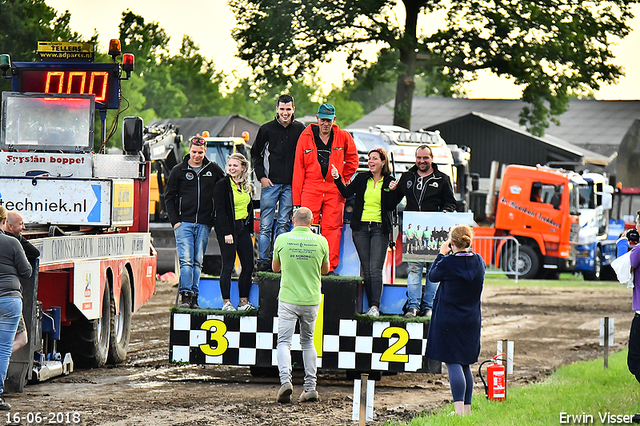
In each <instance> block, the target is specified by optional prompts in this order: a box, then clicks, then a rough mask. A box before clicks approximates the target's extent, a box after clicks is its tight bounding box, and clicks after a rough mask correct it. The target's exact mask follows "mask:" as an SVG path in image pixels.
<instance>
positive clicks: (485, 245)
mask: <svg viewBox="0 0 640 426" xmlns="http://www.w3.org/2000/svg"><path fill="white" fill-rule="evenodd" d="M472 248H473V252H474V253H478V254H479V255H480V256H482V258H483V259H484V263H485V264H486V265H487V269H486V271H485V275H490V274H494V275H495V274H505V275H508V276H513V277H514V280H515V282H518V271H519V270H520V267H519V263H520V243H519V242H518V240H516V239H515V238H514V237H484V236H476V237H474V239H473V247H472Z"/></svg>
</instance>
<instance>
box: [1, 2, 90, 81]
mask: <svg viewBox="0 0 640 426" xmlns="http://www.w3.org/2000/svg"><path fill="white" fill-rule="evenodd" d="M70 19H71V14H69V12H68V11H67V12H65V13H62V14H58V13H57V12H56V10H55V9H53V8H51V7H49V6H47V4H46V3H45V1H44V0H0V53H6V54H9V55H11V60H12V61H15V62H31V61H35V60H36V50H37V47H38V41H94V42H95V41H96V40H97V36H93V37H92V38H91V39H90V40H82V38H81V37H80V36H79V35H78V33H77V32H74V31H72V30H71V28H70V27H69V20H70ZM3 90H7V91H8V90H11V80H5V79H2V78H0V91H3Z"/></svg>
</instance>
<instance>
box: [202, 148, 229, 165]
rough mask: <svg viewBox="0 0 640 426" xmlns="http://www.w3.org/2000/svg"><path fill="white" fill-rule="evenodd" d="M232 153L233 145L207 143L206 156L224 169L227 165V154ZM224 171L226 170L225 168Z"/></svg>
mask: <svg viewBox="0 0 640 426" xmlns="http://www.w3.org/2000/svg"><path fill="white" fill-rule="evenodd" d="M231 154H233V145H231V146H223V145H214V146H211V145H208V146H207V154H206V155H207V158H208V159H209V160H210V161H211V162H213V163H216V164H217V165H218V166H220V167H221V168H222V170H225V167H226V165H227V159H228V158H229V156H230V155H231ZM225 171H226V170H225Z"/></svg>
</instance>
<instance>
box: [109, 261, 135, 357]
mask: <svg viewBox="0 0 640 426" xmlns="http://www.w3.org/2000/svg"><path fill="white" fill-rule="evenodd" d="M130 335H131V279H130V278H129V271H128V270H127V269H126V268H125V270H124V271H123V273H122V281H121V286H120V313H119V314H118V315H116V302H115V300H114V299H111V321H110V327H109V358H108V362H109V364H120V363H122V362H124V360H125V359H126V358H127V348H128V346H129V336H130Z"/></svg>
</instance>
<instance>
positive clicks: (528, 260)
mask: <svg viewBox="0 0 640 426" xmlns="http://www.w3.org/2000/svg"><path fill="white" fill-rule="evenodd" d="M516 267H517V268H518V278H523V279H531V278H534V277H535V276H536V275H537V274H538V270H539V269H540V258H539V257H538V254H537V253H536V251H535V250H534V249H533V248H531V247H530V246H525V245H521V246H520V251H519V256H518V257H517V258H516V251H515V249H510V250H509V251H507V253H506V262H503V264H502V270H503V271H505V272H511V273H513V272H515V270H516ZM509 277H512V278H515V275H509Z"/></svg>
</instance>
